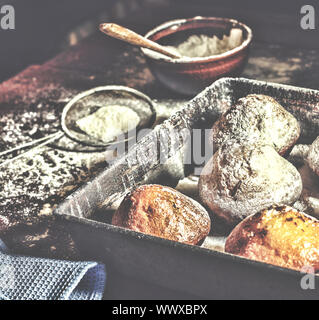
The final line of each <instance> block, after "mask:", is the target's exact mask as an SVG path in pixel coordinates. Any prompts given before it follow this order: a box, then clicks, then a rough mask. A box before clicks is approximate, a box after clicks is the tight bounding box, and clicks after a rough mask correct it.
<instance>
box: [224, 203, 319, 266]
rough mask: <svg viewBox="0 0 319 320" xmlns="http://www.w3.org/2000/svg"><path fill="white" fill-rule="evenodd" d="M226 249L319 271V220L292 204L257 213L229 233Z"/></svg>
mask: <svg viewBox="0 0 319 320" xmlns="http://www.w3.org/2000/svg"><path fill="white" fill-rule="evenodd" d="M225 251H226V252H229V253H232V254H236V255H239V256H242V257H245V258H248V259H253V260H258V261H262V262H266V263H270V264H274V265H278V266H281V267H285V268H292V269H296V270H301V269H302V268H303V267H305V266H307V267H309V266H310V267H313V268H314V271H315V272H317V271H319V221H318V220H317V219H315V218H313V217H310V216H308V215H306V214H305V213H302V212H299V211H297V210H295V209H293V208H291V207H287V206H284V207H273V208H270V209H265V210H263V211H261V212H259V213H257V214H254V215H252V216H250V217H248V218H246V219H245V220H244V221H242V222H241V223H240V224H239V225H237V226H236V227H235V229H234V230H233V231H232V232H231V234H230V235H229V236H228V238H227V240H226V244H225Z"/></svg>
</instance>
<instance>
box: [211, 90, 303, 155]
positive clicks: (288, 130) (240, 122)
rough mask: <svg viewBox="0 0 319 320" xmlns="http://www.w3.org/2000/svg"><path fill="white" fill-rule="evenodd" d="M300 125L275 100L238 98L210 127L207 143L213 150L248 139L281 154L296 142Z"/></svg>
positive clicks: (252, 97) (253, 97) (254, 96)
mask: <svg viewBox="0 0 319 320" xmlns="http://www.w3.org/2000/svg"><path fill="white" fill-rule="evenodd" d="M299 135H300V126H299V123H298V121H297V120H296V119H295V117H294V116H293V115H292V114H290V113H289V112H288V111H287V110H285V109H284V108H283V107H282V106H281V105H280V104H279V103H278V102H277V101H276V100H275V99H273V98H272V97H269V96H265V95H260V94H250V95H248V96H247V97H244V98H241V99H239V100H238V102H237V103H236V104H235V105H234V106H233V107H231V108H230V109H229V110H228V111H226V112H225V113H224V114H223V115H222V116H221V117H220V119H219V120H218V121H217V122H216V123H215V124H214V125H213V128H212V130H211V136H210V141H211V144H212V146H213V148H214V151H217V150H218V149H219V148H220V146H221V145H222V144H223V143H224V142H226V141H228V140H231V139H234V138H235V139H241V138H242V139H250V140H251V141H260V142H262V143H264V144H269V145H271V146H273V147H274V149H275V150H276V151H277V152H278V153H279V154H281V155H282V154H284V153H285V152H286V151H287V150H289V149H290V148H291V147H292V146H293V145H294V144H295V143H296V141H297V140H298V138H299Z"/></svg>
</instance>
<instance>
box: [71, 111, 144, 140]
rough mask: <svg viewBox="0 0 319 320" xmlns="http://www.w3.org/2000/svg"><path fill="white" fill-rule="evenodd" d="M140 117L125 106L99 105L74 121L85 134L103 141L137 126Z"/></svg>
mask: <svg viewBox="0 0 319 320" xmlns="http://www.w3.org/2000/svg"><path fill="white" fill-rule="evenodd" d="M139 122H140V117H139V116H138V114H137V113H136V112H135V111H133V110H132V109H131V108H128V107H125V106H107V107H101V108H99V109H98V110H97V111H96V112H94V113H92V114H90V115H88V116H86V117H84V118H82V119H79V120H77V121H76V124H77V125H78V127H79V128H80V129H81V130H82V131H84V132H85V133H86V134H87V135H89V136H92V137H94V138H96V139H98V140H100V141H103V142H105V143H108V142H111V141H113V140H115V138H116V137H117V136H119V135H120V134H124V133H126V132H128V131H130V130H132V129H134V128H136V127H137V126H138V124H139Z"/></svg>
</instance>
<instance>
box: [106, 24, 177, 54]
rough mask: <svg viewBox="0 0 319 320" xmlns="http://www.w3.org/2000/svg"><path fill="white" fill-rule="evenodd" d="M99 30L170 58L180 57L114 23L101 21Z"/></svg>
mask: <svg viewBox="0 0 319 320" xmlns="http://www.w3.org/2000/svg"><path fill="white" fill-rule="evenodd" d="M100 30H101V31H102V32H103V33H105V34H107V35H108V36H111V37H113V38H116V39H120V40H123V41H125V42H128V43H130V44H133V45H135V46H138V47H143V48H147V49H151V50H154V51H156V52H159V53H161V54H164V55H165V56H168V57H170V58H174V59H180V58H181V57H182V56H181V55H179V54H177V53H173V52H171V51H169V50H168V49H167V48H165V47H164V46H161V45H160V44H158V43H156V42H154V41H152V40H149V39H147V38H145V37H143V36H141V35H139V34H137V33H135V32H134V31H132V30H129V29H127V28H124V27H122V26H119V25H118V24H115V23H102V24H100Z"/></svg>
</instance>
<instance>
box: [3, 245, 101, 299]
mask: <svg viewBox="0 0 319 320" xmlns="http://www.w3.org/2000/svg"><path fill="white" fill-rule="evenodd" d="M105 281H106V272H105V267H104V265H103V264H99V263H96V262H72V261H62V260H50V259H41V258H32V257H24V256H17V255H11V254H9V253H8V250H7V248H6V246H5V245H4V243H3V242H2V241H1V240H0V299H2V300H100V299H102V297H103V292H104V287H105Z"/></svg>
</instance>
